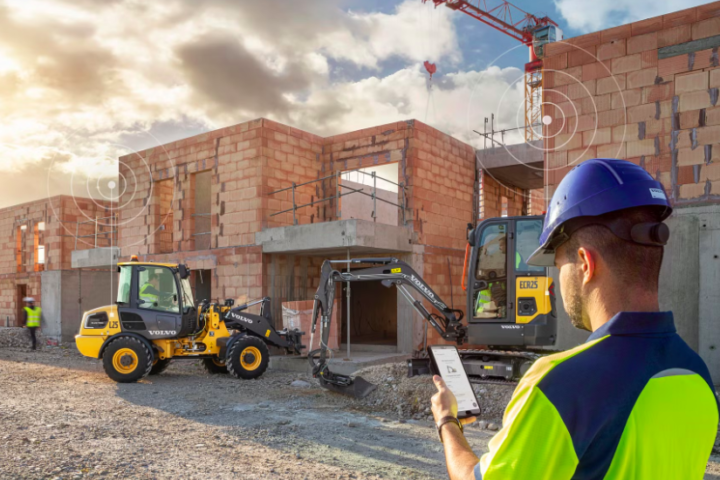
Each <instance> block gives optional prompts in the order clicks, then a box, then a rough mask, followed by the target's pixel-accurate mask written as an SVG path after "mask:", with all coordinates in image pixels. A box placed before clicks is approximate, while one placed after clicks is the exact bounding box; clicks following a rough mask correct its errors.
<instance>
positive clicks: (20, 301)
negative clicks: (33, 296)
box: [15, 285, 27, 327]
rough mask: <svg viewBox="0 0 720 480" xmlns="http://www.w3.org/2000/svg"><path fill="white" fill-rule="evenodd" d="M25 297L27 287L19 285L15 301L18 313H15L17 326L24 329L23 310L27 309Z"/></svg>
mask: <svg viewBox="0 0 720 480" xmlns="http://www.w3.org/2000/svg"><path fill="white" fill-rule="evenodd" d="M25 297H27V285H18V286H17V299H16V300H15V305H17V312H16V313H15V326H16V327H22V323H23V320H22V319H23V309H24V308H25V301H24V300H23V299H24V298H25Z"/></svg>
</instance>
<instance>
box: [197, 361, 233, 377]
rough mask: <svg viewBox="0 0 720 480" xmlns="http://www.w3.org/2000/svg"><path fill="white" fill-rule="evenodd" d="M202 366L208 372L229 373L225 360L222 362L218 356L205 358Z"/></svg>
mask: <svg viewBox="0 0 720 480" xmlns="http://www.w3.org/2000/svg"><path fill="white" fill-rule="evenodd" d="M202 366H203V370H205V371H206V372H207V373H211V374H212V373H228V369H227V365H225V362H221V361H220V360H218V359H217V358H203V360H202Z"/></svg>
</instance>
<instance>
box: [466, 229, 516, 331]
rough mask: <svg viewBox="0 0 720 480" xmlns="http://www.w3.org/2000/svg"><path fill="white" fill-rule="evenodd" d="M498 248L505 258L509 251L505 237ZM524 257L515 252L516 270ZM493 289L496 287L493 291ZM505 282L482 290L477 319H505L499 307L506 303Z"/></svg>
mask: <svg viewBox="0 0 720 480" xmlns="http://www.w3.org/2000/svg"><path fill="white" fill-rule="evenodd" d="M498 241H499V243H498V248H499V249H500V253H501V254H502V255H503V256H504V255H505V252H506V251H507V246H506V239H505V235H503V236H502V237H500V238H499V239H498ZM521 263H522V257H521V256H520V253H519V252H515V270H518V269H519V268H520V264H521ZM493 287H495V288H494V289H493ZM505 291H506V286H505V282H504V281H502V282H500V281H497V282H489V283H488V284H487V287H486V288H484V289H483V290H480V291H479V292H478V295H477V300H476V301H475V318H503V317H504V316H505V315H504V312H500V307H499V305H500V304H501V303H502V304H504V303H505V302H506V299H507V296H506V294H505Z"/></svg>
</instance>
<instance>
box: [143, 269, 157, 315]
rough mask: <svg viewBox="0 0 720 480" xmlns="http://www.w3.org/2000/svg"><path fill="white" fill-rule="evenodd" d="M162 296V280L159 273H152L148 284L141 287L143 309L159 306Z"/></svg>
mask: <svg viewBox="0 0 720 480" xmlns="http://www.w3.org/2000/svg"><path fill="white" fill-rule="evenodd" d="M160 296H161V294H160V279H159V278H158V275H157V273H155V272H150V273H149V275H148V280H147V282H145V283H144V284H143V285H142V286H141V287H140V299H141V300H144V303H143V304H141V307H152V306H157V304H158V300H159V299H160Z"/></svg>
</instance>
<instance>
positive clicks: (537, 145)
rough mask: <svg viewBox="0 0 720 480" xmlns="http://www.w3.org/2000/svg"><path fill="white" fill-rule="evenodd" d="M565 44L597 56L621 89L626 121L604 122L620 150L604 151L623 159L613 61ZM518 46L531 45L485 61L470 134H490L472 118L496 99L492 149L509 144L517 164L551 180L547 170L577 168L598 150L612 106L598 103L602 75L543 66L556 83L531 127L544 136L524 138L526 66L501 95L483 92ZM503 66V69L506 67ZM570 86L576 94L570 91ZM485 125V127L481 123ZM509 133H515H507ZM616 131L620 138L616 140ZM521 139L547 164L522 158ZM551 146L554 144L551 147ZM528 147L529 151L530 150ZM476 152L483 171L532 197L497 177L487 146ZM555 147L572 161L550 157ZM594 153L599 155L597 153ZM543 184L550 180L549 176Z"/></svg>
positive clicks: (545, 92) (473, 96)
mask: <svg viewBox="0 0 720 480" xmlns="http://www.w3.org/2000/svg"><path fill="white" fill-rule="evenodd" d="M565 44H566V45H568V46H570V47H571V48H573V49H576V50H579V51H582V52H584V54H585V55H587V56H589V57H591V58H593V59H594V60H595V62H597V63H598V65H599V66H600V67H598V68H602V69H604V71H603V72H602V75H598V76H599V77H601V78H602V79H609V80H604V81H605V82H608V81H610V82H612V84H614V87H611V88H610V90H611V91H612V92H611V93H614V94H615V93H617V94H619V100H620V104H621V107H622V110H623V112H624V115H625V121H624V122H623V125H622V127H621V128H620V126H615V127H605V128H611V137H612V140H613V142H612V143H618V145H619V146H618V148H617V151H614V152H612V151H611V152H608V151H607V150H605V151H604V152H603V155H604V156H615V157H617V158H619V157H620V156H622V153H621V149H622V144H623V142H624V141H625V136H626V129H627V126H626V124H627V116H626V115H627V113H626V112H627V111H626V102H625V98H624V94H623V89H622V88H621V86H620V82H619V81H618V80H617V78H616V77H615V75H613V74H612V72H611V71H610V69H609V68H608V66H607V65H606V64H605V63H603V62H601V61H600V59H599V58H598V57H597V56H596V55H595V54H594V53H592V52H589V51H587V50H585V49H584V48H582V47H579V46H576V45H572V44H571V43H565ZM517 48H523V49H524V48H527V47H526V46H525V45H517V46H515V47H512V48H510V49H508V50H506V51H504V52H502V53H500V54H499V55H498V56H497V57H496V58H495V59H494V60H493V61H492V62H490V63H489V64H488V65H486V67H485V69H484V70H483V71H482V72H481V75H480V76H479V77H478V80H477V81H476V83H475V84H474V85H473V87H472V89H471V92H470V99H469V101H468V102H467V114H466V129H467V132H468V133H467V136H468V137H471V135H474V138H478V137H477V135H476V134H475V133H474V131H482V133H483V134H487V135H488V136H489V135H490V131H489V130H484V129H480V128H478V123H477V122H478V121H479V119H477V118H473V114H474V113H475V112H476V111H480V110H484V111H487V110H488V108H487V106H488V103H489V102H492V105H493V106H492V107H491V111H490V112H488V114H487V117H490V116H491V115H494V118H495V119H496V122H497V123H496V124H495V125H494V131H495V135H494V138H493V139H492V140H490V141H488V142H487V143H486V145H487V148H489V149H499V148H501V147H502V148H504V150H505V152H506V153H507V155H508V156H509V157H510V158H512V159H513V160H514V161H515V162H516V163H517V164H521V165H524V166H525V167H526V168H528V169H531V170H535V171H537V172H538V174H542V175H543V176H544V178H545V180H547V175H548V173H550V172H552V171H555V170H561V169H564V168H567V167H573V166H575V165H577V164H578V163H580V162H582V161H584V160H586V159H588V158H590V156H591V155H593V152H592V151H591V149H592V147H598V145H597V144H596V140H597V139H598V130H600V127H599V123H600V119H601V117H602V115H603V114H604V112H605V111H607V108H606V109H605V110H603V111H600V110H599V109H598V105H597V103H596V97H597V94H596V91H595V86H596V83H597V80H598V79H595V80H590V81H585V82H583V81H582V78H579V77H578V76H576V75H573V74H572V72H569V71H568V70H569V69H566V70H558V69H552V68H543V70H542V75H543V81H545V79H547V78H548V77H550V78H553V79H555V82H554V85H552V86H551V87H545V88H543V89H542V94H541V96H540V105H539V106H538V108H540V117H539V121H538V124H537V125H532V126H530V128H533V130H534V132H535V136H536V137H537V139H538V140H540V142H526V141H525V139H524V138H525V135H524V133H525V128H526V125H525V109H526V98H525V95H524V94H525V88H526V85H525V78H526V73H525V72H524V70H523V69H522V68H521V69H520V71H519V72H518V74H517V76H516V77H515V78H511V79H510V80H509V81H507V86H506V88H505V89H504V91H503V93H502V95H500V96H499V98H498V97H497V96H496V95H493V94H492V92H484V91H483V90H484V89H483V88H482V86H483V82H484V81H488V82H490V83H492V78H489V74H488V73H487V72H489V71H495V72H497V68H499V67H498V65H497V64H498V62H500V61H502V59H503V58H504V57H505V56H506V55H508V54H510V53H511V52H514V51H515V49H517ZM501 71H503V70H502V69H501ZM581 71H582V70H581ZM558 79H560V80H558ZM558 84H559V86H557V87H556V86H555V85H558ZM518 91H521V92H522V93H523V95H518ZM571 91H572V95H570V92H571ZM511 92H512V94H511ZM518 97H521V98H520V101H519V102H518V101H517V98H518ZM615 102H616V100H615V98H614V97H613V103H615ZM518 103H519V104H518ZM579 105H582V110H580V109H579ZM613 110H614V109H613ZM508 112H513V115H512V117H513V118H512V119H509V118H508V117H509V115H508ZM487 117H486V118H487ZM480 126H482V124H481V125H480ZM617 128H620V130H619V131H618V132H616V131H615V129H617ZM508 132H511V133H510V134H509V135H506V133H508ZM616 135H617V136H618V137H620V138H619V139H615V137H616ZM578 137H579V138H578ZM508 138H509V139H515V140H518V139H519V138H522V141H508V140H507V139H508ZM480 139H482V137H480ZM551 139H554V141H553V142H549V140H551ZM578 140H579V141H578ZM606 143H609V142H606ZM517 144H524V145H525V146H526V147H527V148H530V149H533V150H535V151H538V150H539V151H541V152H542V154H543V167H542V168H538V167H534V166H532V165H530V164H528V163H526V162H524V161H523V159H522V158H519V157H518V153H517V152H518V151H519V149H516V148H512V147H513V146H514V145H517ZM476 145H477V143H476ZM549 145H552V148H551V147H550V146H549ZM520 151H522V150H520ZM525 151H527V150H526V149H525ZM477 152H478V153H477V155H476V158H477V161H478V166H479V167H480V168H482V169H483V172H484V174H486V175H489V176H491V177H492V178H493V179H494V180H495V181H496V182H497V183H498V184H500V185H501V186H503V187H506V188H508V189H510V190H512V191H515V192H516V193H522V195H524V196H525V197H526V198H529V196H530V195H529V191H525V190H520V189H518V188H516V187H515V186H513V185H508V184H505V183H504V182H503V181H502V180H501V179H499V178H497V177H496V176H494V175H493V174H492V171H491V170H490V169H489V168H486V167H485V166H484V165H483V155H482V152H483V149H482V148H478V149H477ZM555 152H567V153H568V156H567V162H566V163H564V164H562V165H559V166H555V165H553V166H551V165H550V162H549V161H548V155H549V154H552V153H555ZM594 153H595V155H596V156H597V152H594ZM544 183H545V184H546V185H547V181H545V182H544ZM546 193H547V192H546ZM546 200H547V199H546Z"/></svg>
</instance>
